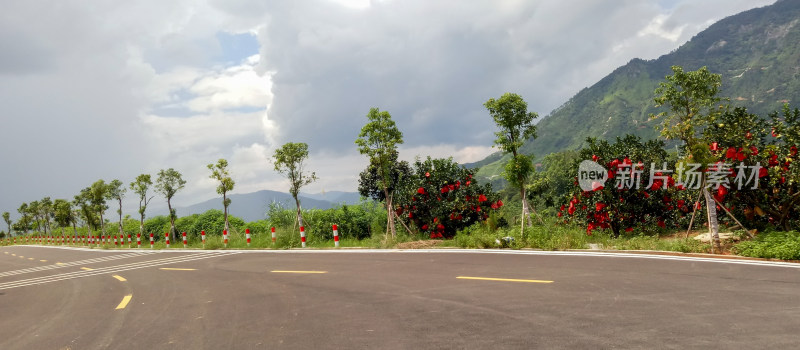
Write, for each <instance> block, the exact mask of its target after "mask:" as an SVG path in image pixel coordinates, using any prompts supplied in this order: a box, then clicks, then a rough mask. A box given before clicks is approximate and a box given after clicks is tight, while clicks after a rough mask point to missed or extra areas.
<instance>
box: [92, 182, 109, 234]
mask: <svg viewBox="0 0 800 350" xmlns="http://www.w3.org/2000/svg"><path fill="white" fill-rule="evenodd" d="M109 199H111V198H110V196H109V192H108V184H106V182H105V181H104V180H102V179H101V180H97V181H95V182H94V183H93V184H92V186H90V187H89V203H91V205H92V208H93V209H94V211H95V212H96V213H97V215H98V216H99V218H100V234H102V235H105V234H106V223H105V220H104V219H103V214H105V212H106V210H108V204H106V202H107V201H108V200H109Z"/></svg>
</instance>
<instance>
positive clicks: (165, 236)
mask: <svg viewBox="0 0 800 350" xmlns="http://www.w3.org/2000/svg"><path fill="white" fill-rule="evenodd" d="M164 238H165V241H164V242H165V243H167V248H169V232H166V233H164Z"/></svg>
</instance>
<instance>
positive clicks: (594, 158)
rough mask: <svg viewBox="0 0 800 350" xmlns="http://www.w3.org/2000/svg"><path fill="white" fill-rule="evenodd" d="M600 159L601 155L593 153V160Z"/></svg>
mask: <svg viewBox="0 0 800 350" xmlns="http://www.w3.org/2000/svg"><path fill="white" fill-rule="evenodd" d="M598 159H600V157H598V156H597V155H596V154H593V155H592V160H593V161H595V162H596V161H597V160H598Z"/></svg>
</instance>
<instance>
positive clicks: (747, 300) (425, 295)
mask: <svg viewBox="0 0 800 350" xmlns="http://www.w3.org/2000/svg"><path fill="white" fill-rule="evenodd" d="M0 317H2V320H1V321H0V349H284V348H285V349H364V348H372V349H451V348H457V349H464V348H466V349H497V348H517V349H531V348H542V349H553V348H591V349H603V348H643V349H656V348H661V349H671V348H672V349H684V348H703V349H708V348H718V349H754V348H761V349H796V348H797V347H798V344H800V264H791V263H769V262H745V261H739V260H736V261H721V260H716V259H697V258H675V257H665V256H651V255H634V254H600V253H598V254H592V253H575V252H533V251H483V250H473V251H462V250H447V251H441V250H439V251H427V250H420V251H389V250H384V251H374V250H347V251H344V250H343V251H178V250H175V251H155V252H153V251H149V250H144V249H143V250H139V251H137V250H136V249H133V250H99V249H93V250H90V249H77V248H59V247H34V246H13V247H2V248H0Z"/></svg>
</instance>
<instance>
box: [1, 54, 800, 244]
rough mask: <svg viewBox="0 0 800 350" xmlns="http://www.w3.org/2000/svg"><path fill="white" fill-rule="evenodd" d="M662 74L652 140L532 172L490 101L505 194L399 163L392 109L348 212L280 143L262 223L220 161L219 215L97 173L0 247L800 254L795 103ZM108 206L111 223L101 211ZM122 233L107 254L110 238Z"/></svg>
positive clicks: (373, 115)
mask: <svg viewBox="0 0 800 350" xmlns="http://www.w3.org/2000/svg"><path fill="white" fill-rule="evenodd" d="M673 73H674V74H673V75H671V76H668V77H667V78H666V81H665V82H663V83H662V84H661V85H660V86H659V88H658V89H657V90H656V91H655V92H654V100H653V102H654V105H655V106H659V107H660V108H662V110H661V113H659V114H655V115H652V118H653V119H654V120H660V121H661V126H660V131H661V134H662V137H663V140H649V141H647V140H642V139H641V138H639V137H636V136H632V135H627V136H625V137H618V138H616V140H614V141H611V142H609V141H605V140H599V139H595V138H589V139H587V141H586V142H587V145H588V146H586V147H584V148H583V149H581V150H567V151H562V152H558V153H552V154H549V155H546V156H544V157H543V158H542V160H541V161H540V162H539V163H538V164H535V165H534V161H533V159H534V155H530V154H522V153H520V152H519V150H520V147H521V146H522V144H523V142H524V140H526V139H530V138H535V137H536V136H537V135H536V128H535V127H534V126H533V124H532V121H533V119H535V118H536V117H537V115H536V113H534V112H529V111H528V110H527V104H526V103H525V101H523V100H522V98H521V97H520V96H519V95H516V94H508V93H507V94H504V95H503V96H502V97H500V98H499V99H496V100H495V99H490V100H489V101H487V102H486V103H485V106H486V108H487V112H488V114H489V115H490V116H491V117H492V118H493V119H494V121H495V123H496V124H497V128H498V131H497V132H496V136H497V139H496V140H495V144H496V146H498V147H499V148H500V149H501V150H502V151H503V152H504V153H508V156H507V157H505V158H503V159H505V160H506V165H505V171H504V172H503V175H504V178H505V180H506V182H507V183H509V184H510V186H507V187H506V188H503V189H501V190H500V191H497V190H495V189H494V188H493V187H492V185H491V184H490V183H483V184H481V183H479V182H478V181H477V179H476V178H475V177H474V174H475V172H476V171H477V169H468V168H464V167H463V166H460V165H459V164H457V163H456V162H455V161H454V160H453V159H452V158H448V159H433V158H430V157H426V158H424V159H423V158H419V157H418V158H417V159H416V160H415V161H414V162H413V164H411V163H409V162H405V161H399V160H398V153H397V145H399V144H402V143H403V140H402V133H401V132H400V130H399V129H398V127H397V125H396V124H395V123H394V121H393V120H392V118H391V115H390V114H389V113H388V112H386V111H380V110H379V109H377V108H373V109H371V110H370V111H369V113H368V114H367V123H366V125H365V126H364V128H363V129H362V130H361V134H359V137H358V138H357V139H356V144H357V145H358V147H359V150H360V151H361V153H362V154H364V155H365V156H366V157H367V158H368V160H369V165H368V166H367V168H366V169H364V171H362V172H361V174H360V176H359V188H358V190H359V192H360V193H361V195H362V197H363V198H364V199H363V200H362V202H361V203H360V204H358V205H344V204H343V205H340V206H338V207H336V208H333V209H328V210H316V209H303V208H302V205H301V203H300V200H299V199H298V193H299V190H300V188H301V187H302V186H305V185H308V184H310V183H311V182H313V181H315V180H317V178H316V175H315V173H314V172H313V171H310V170H309V169H306V168H305V167H304V161H305V160H307V158H308V157H309V152H308V148H307V145H306V144H304V143H287V144H285V145H283V146H282V147H281V148H279V149H277V150H276V151H275V154H274V155H273V157H272V159H271V160H269V161H271V162H272V163H273V165H274V167H275V170H276V171H278V172H280V173H281V174H283V175H285V176H286V178H287V180H288V182H289V186H287V188H288V190H289V192H290V193H291V194H292V195H293V198H294V203H291V204H281V203H272V204H270V205H269V209H268V211H267V213H265V214H266V218H267V219H265V220H260V221H254V222H244V221H243V220H242V219H240V218H238V217H236V216H235V215H232V214H235V213H229V212H228V206H229V205H230V201H231V200H230V198H229V197H228V196H227V194H228V192H229V191H231V190H233V187H234V181H233V179H232V176H231V174H230V173H229V171H228V162H227V161H226V160H225V159H219V160H218V161H217V163H212V164H208V166H207V167H208V169H209V170H210V171H211V175H210V178H212V179H214V180H216V181H217V183H218V187H217V188H216V190H217V193H218V194H219V195H221V196H222V201H221V204H220V210H209V211H207V212H205V213H203V214H194V215H189V216H182V217H181V216H179V215H178V213H176V211H175V209H174V208H173V207H172V204H171V199H172V197H173V196H174V195H175V194H176V193H177V192H178V191H180V190H181V189H183V188H184V186H185V184H186V181H184V180H183V179H182V176H181V174H180V172H178V171H177V170H175V169H172V168H169V169H167V170H161V171H160V172H159V173H158V176H157V177H155V182H154V181H153V180H152V178H151V176H150V175H148V174H141V175H139V176H137V177H136V180H135V181H134V182H132V183H130V184H129V185H128V186H127V187H126V186H125V185H124V184H123V183H122V182H121V181H119V180H112V181H109V182H106V181H104V180H102V179H100V180H97V181H95V182H94V183H92V184H91V185H90V186H88V187H86V188H85V189H83V190H81V191H80V193H78V194H77V195H75V197H74V198H73V200H71V201H68V200H65V199H56V200H51V198H50V197H45V198H43V199H41V200H37V201H33V202H30V203H22V204H21V205H20V207H19V208H18V209H17V212H18V213H19V214H20V218H19V219H18V220H16V221H12V220H11V218H10V214H9V213H8V212H6V213H3V219H4V223H5V226H6V228H7V230H6V231H3V232H0V238H3V239H2V241H0V242H2V244H4V245H7V244H15V243H16V244H21V243H22V244H25V243H31V242H32V239H33V238H34V237H50V240H51V241H52V240H53V237H70V238H69V240H68V242H69V243H70V244H71V242H72V240H73V239H72V238H71V237H86V236H94V237H105V238H106V240H105V243H101V244H94V245H93V247H98V248H107V249H113V248H115V247H127V246H128V236H130V237H131V241H130V242H131V243H132V245H133V246H135V245H136V241H137V240H136V238H137V234H141V242H142V248H143V249H149V248H150V234H151V233H152V234H153V235H154V242H155V244H154V248H156V249H164V248H166V244H165V240H166V239H165V238H166V236H169V237H170V241H171V242H170V243H171V245H170V249H173V248H179V247H183V242H182V239H181V237H182V234H183V233H184V232H185V233H186V237H187V240H188V242H187V243H188V247H190V248H199V249H224V248H229V249H232V248H236V249H238V248H248V247H249V248H254V249H255V248H268V249H288V248H298V247H306V246H307V247H311V248H326V247H331V248H332V247H333V246H334V244H333V239H334V235H333V225H336V226H337V227H338V234H339V238H340V245H341V247H370V248H389V247H397V248H415V247H417V248H418V247H433V246H435V247H443V248H445V247H460V248H509V249H523V248H532V249H543V250H567V249H603V250H659V251H674V252H684V253H716V254H731V253H733V254H738V255H742V256H749V257H762V258H775V259H800V235H799V234H798V233H797V231H798V230H800V167H798V165H797V164H798V158H800V155H799V154H798V145H800V109H790V108H789V107H788V106H785V107H784V109H783V110H782V111H776V112H774V113H772V114H770V115H769V116H767V117H761V116H758V115H755V114H752V113H749V112H748V111H747V110H746V109H744V108H733V109H732V108H730V107H729V106H728V105H727V99H725V98H721V97H718V96H717V91H718V89H719V86H720V77H719V75H715V74H712V73H710V72H708V70H707V69H705V68H701V69H700V70H697V71H693V72H684V71H683V70H682V69H681V68H680V67H673ZM665 140H666V141H670V142H672V144H671V145H672V146H670V147H667V144H666V143H665ZM673 147H674V148H673ZM265 161H267V160H266V159H265ZM587 161H591V162H592V163H593V164H594V165H596V166H597V167H601V170H602V173H601V174H603V175H604V176H605V175H607V176H606V177H607V179H606V180H605V182H603V181H600V180H597V181H595V182H593V183H591V187H590V188H586V186H584V185H585V184H581V183H580V181H579V178H578V177H577V176H576V175H578V174H579V168H580V164H583V163H586V162H587ZM687 164H698V167H697V168H693V169H687V168H685V166H686V165H687ZM687 172H693V174H694V178H693V179H691V178H689V177H687V176H688V175H687ZM636 174H638V175H639V176H638V177H637V176H633V175H636ZM620 178H622V181H625V182H622V185H620V182H618V181H619V180H620ZM580 180H584V179H580ZM690 180H693V181H694V185H696V186H692V183H691V182H690ZM742 185H744V186H742ZM128 188H129V189H130V190H132V192H134V193H135V194H136V195H137V198H138V199H139V203H140V204H139V211H138V213H139V217H138V218H131V217H129V216H126V217H123V216H122V212H123V210H122V209H123V208H122V198H123V197H124V195H125V192H126V190H127V189H128ZM149 191H152V192H155V193H156V194H158V195H160V199H162V200H166V202H167V205H168V207H169V215H168V216H155V217H151V218H147V217H146V209H147V205H148V203H149V202H150V200H151V199H153V198H154V197H153V196H150V195H149V193H150V192H149ZM111 205H114V209H115V210H116V212H117V214H118V215H117V216H116V217H113V216H112V218H109V216H108V215H106V211H107V210H108V209H109V208H110V206H111ZM114 219H116V221H111V220H114ZM273 229H274V230H275V232H276V238H275V241H274V242H273V240H272V234H271V232H272V230H273ZM248 231H249V233H250V236H251V242H250V244H249V245H248V244H247V241H246V234H247V232H248ZM9 232H14V234H13V235H9V234H8V233H9ZM223 232H228V243H227V244H225V243H223ZM706 232H707V233H706ZM203 233H205V237H206V242H205V244H203V242H202V234H203ZM699 235H705V236H706V238H705V239H697V238H699V237H697V236H699ZM109 237H110V238H111V239H109ZM120 237H122V238H124V239H123V241H122V244H118V245H116V246H115V245H114V243H113V242H114V241H113V238H117V239H118V240H119V239H120ZM62 241H63V240H62ZM85 241H86V239H85V238H84V239H83V242H85ZM118 242H119V241H118ZM419 242H423V243H419ZM84 244H85V243H84Z"/></svg>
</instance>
